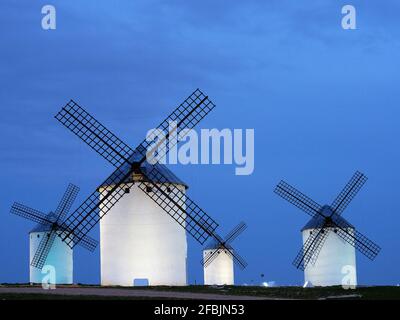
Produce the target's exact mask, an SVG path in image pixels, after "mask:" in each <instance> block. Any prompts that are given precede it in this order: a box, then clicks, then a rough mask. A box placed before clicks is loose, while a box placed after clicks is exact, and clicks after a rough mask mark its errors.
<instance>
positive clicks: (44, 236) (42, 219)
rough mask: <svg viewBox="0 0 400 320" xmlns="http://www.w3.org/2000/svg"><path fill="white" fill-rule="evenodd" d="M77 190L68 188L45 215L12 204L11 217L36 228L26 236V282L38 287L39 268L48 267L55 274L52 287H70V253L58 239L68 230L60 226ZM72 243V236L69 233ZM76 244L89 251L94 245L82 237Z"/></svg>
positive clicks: (71, 259) (71, 186) (71, 272)
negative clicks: (28, 275) (27, 269)
mask: <svg viewBox="0 0 400 320" xmlns="http://www.w3.org/2000/svg"><path fill="white" fill-rule="evenodd" d="M78 192H79V188H78V187H77V186H75V185H73V184H69V185H68V187H67V190H66V191H65V193H64V195H63V197H62V199H61V201H60V203H59V204H58V206H57V208H56V210H55V211H54V212H53V211H51V212H50V213H48V214H45V213H43V212H40V211H38V210H35V209H32V208H29V207H27V206H25V205H23V204H20V203H17V202H16V203H14V204H13V205H12V207H11V211H10V212H11V213H13V214H16V215H18V216H21V217H23V218H25V219H29V220H31V221H34V222H36V223H37V226H36V227H35V228H34V229H32V230H31V231H30V233H29V239H30V245H29V247H30V250H29V251H30V261H31V262H30V282H31V283H41V282H42V278H43V275H42V273H41V271H42V268H43V266H44V265H45V264H46V265H51V266H52V267H54V268H55V271H56V284H72V281H73V254H72V249H71V248H70V247H69V246H67V245H66V244H65V243H64V242H62V241H61V240H60V239H59V238H58V237H57V235H59V236H61V235H62V234H64V233H65V232H71V229H70V228H69V227H68V225H67V224H65V223H64V220H65V217H66V216H67V214H68V212H69V210H70V208H71V206H72V204H73V202H74V200H75V198H76V196H77V194H78ZM71 238H72V239H74V234H73V233H71ZM79 244H80V245H81V246H82V247H84V248H85V249H88V250H90V251H93V250H94V249H95V248H96V246H97V241H96V240H94V239H92V238H90V237H88V236H84V237H83V238H82V239H81V241H80V242H79Z"/></svg>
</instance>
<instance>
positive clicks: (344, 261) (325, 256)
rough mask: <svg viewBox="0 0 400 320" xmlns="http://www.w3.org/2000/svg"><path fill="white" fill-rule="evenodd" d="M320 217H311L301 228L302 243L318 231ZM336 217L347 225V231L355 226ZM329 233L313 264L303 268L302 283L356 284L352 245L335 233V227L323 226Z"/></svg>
mask: <svg viewBox="0 0 400 320" xmlns="http://www.w3.org/2000/svg"><path fill="white" fill-rule="evenodd" d="M322 219H323V218H322V217H319V216H318V217H316V218H312V219H311V220H310V221H309V222H308V223H307V224H306V225H305V226H304V227H303V228H302V230H301V232H302V237H303V244H305V243H306V241H307V239H308V237H309V236H310V235H311V234H314V233H318V232H319V230H320V228H319V226H321V225H322ZM337 219H339V220H341V221H342V222H344V223H346V224H347V225H349V228H348V232H350V233H353V232H354V230H355V228H354V226H352V225H351V224H350V223H349V222H348V221H347V220H345V219H344V218H342V217H338V218H337ZM328 231H329V234H328V236H327V238H326V239H325V242H324V244H323V246H322V248H321V251H320V252H319V255H318V258H317V260H316V261H315V264H312V263H309V264H308V265H307V266H306V268H305V270H304V283H307V284H308V285H309V286H314V287H318V286H323V287H325V286H339V285H345V286H356V285H357V272H356V252H355V248H354V246H352V245H351V244H349V243H348V242H346V241H344V240H343V239H342V238H340V237H339V236H338V235H337V234H336V233H335V228H333V227H332V228H329V227H328V228H325V230H324V232H328Z"/></svg>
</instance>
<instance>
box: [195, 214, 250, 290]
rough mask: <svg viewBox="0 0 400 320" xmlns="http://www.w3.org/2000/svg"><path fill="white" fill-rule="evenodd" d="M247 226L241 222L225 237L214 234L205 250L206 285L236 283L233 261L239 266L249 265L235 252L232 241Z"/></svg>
mask: <svg viewBox="0 0 400 320" xmlns="http://www.w3.org/2000/svg"><path fill="white" fill-rule="evenodd" d="M246 228H247V225H246V224H245V223H244V222H241V223H239V224H238V225H237V226H236V227H235V228H233V229H232V231H231V232H229V233H228V234H227V235H226V236H225V238H222V237H220V236H218V235H217V234H216V235H214V237H213V239H212V240H211V241H210V243H209V244H208V245H207V246H206V247H205V249H204V251H203V260H202V264H203V266H204V284H205V285H234V284H235V280H234V270H233V262H235V263H236V264H237V265H238V266H239V267H241V268H244V267H246V266H247V263H246V261H244V259H243V258H241V257H240V256H239V255H238V254H237V253H235V255H233V254H232V253H234V250H233V248H232V247H231V243H232V242H233V241H234V240H235V239H236V238H237V237H238V236H239V235H240V234H241V233H242V232H243V231H244V230H245V229H246Z"/></svg>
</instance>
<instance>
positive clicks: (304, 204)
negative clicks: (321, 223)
mask: <svg viewBox="0 0 400 320" xmlns="http://www.w3.org/2000/svg"><path fill="white" fill-rule="evenodd" d="M274 192H275V193H276V194H277V195H278V196H280V197H281V198H283V199H285V200H286V201H288V202H290V203H291V204H293V205H294V206H296V207H297V208H299V209H301V210H302V211H304V212H305V213H307V214H308V215H310V216H311V217H315V216H316V215H318V214H320V211H321V210H322V206H321V205H320V204H318V203H317V202H315V201H314V200H312V199H311V198H309V197H308V196H306V195H305V194H304V193H302V192H300V191H299V190H297V189H296V188H295V187H293V186H291V185H290V184H288V183H287V182H285V181H283V180H282V181H280V182H279V184H278V185H277V186H276V188H275V190H274Z"/></svg>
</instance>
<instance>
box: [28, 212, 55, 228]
mask: <svg viewBox="0 0 400 320" xmlns="http://www.w3.org/2000/svg"><path fill="white" fill-rule="evenodd" d="M46 218H47V219H48V220H50V221H55V220H56V219H57V217H56V215H55V214H54V213H53V212H50V213H49V214H48V215H47V216H46ZM50 231H51V224H47V225H43V224H38V225H36V227H34V228H33V229H32V230H31V231H29V233H34V232H50Z"/></svg>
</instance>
